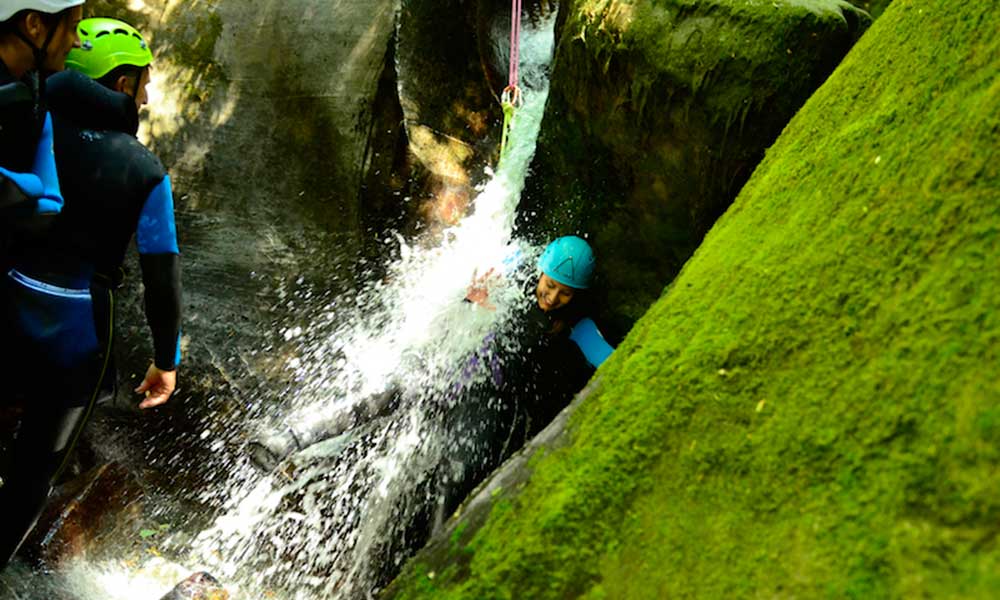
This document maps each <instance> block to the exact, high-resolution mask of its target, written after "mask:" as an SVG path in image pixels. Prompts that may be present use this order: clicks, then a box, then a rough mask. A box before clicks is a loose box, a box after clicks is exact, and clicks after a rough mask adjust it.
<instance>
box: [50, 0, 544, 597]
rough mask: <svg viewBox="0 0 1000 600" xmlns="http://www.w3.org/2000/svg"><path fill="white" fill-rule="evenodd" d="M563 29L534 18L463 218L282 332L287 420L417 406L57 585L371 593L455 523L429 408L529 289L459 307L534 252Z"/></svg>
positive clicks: (142, 592)
mask: <svg viewBox="0 0 1000 600" xmlns="http://www.w3.org/2000/svg"><path fill="white" fill-rule="evenodd" d="M554 21H555V15H554V14H552V15H550V16H549V17H548V18H545V19H540V20H538V21H536V22H534V23H527V22H526V23H525V29H524V30H523V33H522V46H521V65H520V70H521V73H522V76H523V86H522V87H523V88H524V90H525V94H524V104H523V106H522V107H521V108H520V109H519V110H518V112H517V113H516V116H515V118H514V120H513V122H512V129H511V134H510V142H509V143H510V148H509V150H508V152H507V153H506V154H505V156H504V159H503V161H501V163H500V164H499V165H497V167H496V169H495V171H490V172H488V173H487V175H488V177H487V178H486V182H485V183H484V184H483V185H481V186H480V187H479V188H478V189H477V190H476V191H477V195H476V197H475V199H474V202H473V205H472V209H471V210H470V214H468V215H467V216H466V217H465V218H463V219H462V220H461V221H460V222H459V223H457V224H456V225H455V226H453V227H451V228H449V229H447V230H445V231H444V232H443V234H442V236H441V239H440V242H439V243H438V244H436V245H434V246H433V247H425V246H421V245H416V244H410V243H408V242H407V241H406V240H404V239H403V238H402V237H400V236H393V237H391V238H389V239H387V240H385V242H386V243H387V244H396V245H398V256H399V258H398V259H397V260H395V261H394V262H393V263H392V264H390V265H388V266H387V268H386V269H385V273H386V275H385V277H383V278H381V279H380V280H379V281H375V282H372V283H370V284H369V285H367V286H365V287H364V288H363V289H362V290H361V291H360V292H359V293H358V294H356V295H354V296H352V297H351V298H349V299H338V300H335V301H334V302H333V303H331V304H330V305H329V306H328V307H327V308H326V310H325V311H323V312H322V313H320V314H318V315H316V317H315V318H314V319H313V325H312V326H311V327H310V328H306V329H302V328H289V329H287V330H285V331H284V332H283V333H284V335H285V337H286V339H288V340H298V341H299V342H300V347H301V352H300V353H299V354H298V355H297V356H295V357H294V358H292V359H290V360H289V364H288V367H289V369H291V370H292V371H293V372H294V374H295V381H296V389H295V391H294V394H293V396H294V397H293V398H292V400H291V402H290V404H291V407H290V410H289V414H287V415H286V416H285V418H286V419H288V420H295V421H296V422H300V423H308V421H309V420H310V419H315V418H318V417H319V416H321V415H323V414H326V413H328V412H330V411H338V410H344V409H347V408H349V407H351V406H352V405H354V404H355V403H357V402H360V401H362V400H363V399H364V398H366V397H368V396H370V395H371V394H374V393H377V392H380V391H382V390H384V389H386V388H387V387H390V386H394V387H397V388H401V389H402V390H403V391H404V394H405V395H406V397H407V398H408V400H409V401H408V402H406V403H404V404H403V405H402V406H401V407H400V408H399V409H398V410H396V411H395V412H393V413H392V414H391V415H389V416H386V417H383V418H380V419H378V420H376V421H374V422H372V423H369V424H366V425H363V426H361V427H359V428H358V430H357V431H354V432H351V433H349V434H345V435H343V436H340V437H338V438H335V439H333V440H330V441H328V442H324V443H321V444H317V445H315V446H313V447H311V448H309V449H308V450H306V451H304V452H301V453H299V454H298V455H296V456H294V457H293V459H292V460H291V462H290V465H291V467H290V468H286V469H279V471H278V472H276V473H273V474H266V475H265V474H261V473H259V472H257V471H255V470H254V469H253V467H252V466H251V465H250V464H249V463H248V461H246V460H242V461H240V462H239V464H238V465H237V466H234V468H233V473H232V474H231V478H230V482H231V483H230V485H227V486H220V487H219V488H217V489H214V490H209V491H206V493H205V496H206V499H207V500H210V501H211V503H213V504H215V505H221V506H222V507H223V508H222V511H221V515H220V516H218V517H217V518H216V519H215V521H214V523H213V524H212V525H211V526H210V527H209V528H207V529H205V530H204V531H200V532H197V531H196V532H183V531H179V532H176V533H174V534H172V535H171V536H169V537H168V538H167V539H165V540H164V544H163V546H164V548H167V549H170V551H169V552H164V554H166V555H169V556H171V558H172V560H167V559H165V558H159V557H154V558H150V559H148V560H146V561H144V562H143V564H141V565H126V564H122V562H121V561H112V562H79V563H74V564H72V565H70V566H69V567H67V568H66V569H65V572H60V573H58V574H57V578H58V579H60V580H61V583H60V585H61V586H62V587H63V589H68V590H70V591H71V594H73V596H74V597H78V598H82V599H90V598H94V599H97V598H100V599H101V600H117V599H122V600H124V599H129V600H136V599H137V598H138V599H145V598H149V600H157V599H158V598H159V595H161V594H163V593H165V592H166V591H167V590H169V589H170V587H172V585H173V584H174V583H176V582H177V581H179V580H180V579H182V578H183V577H184V576H186V575H187V574H189V573H190V572H192V571H194V570H207V571H209V572H211V573H213V574H214V575H215V576H217V577H218V578H219V579H221V580H223V581H225V582H227V586H228V587H229V589H230V590H231V591H232V593H233V597H234V598H240V599H243V598H277V599H288V600H291V599H296V600H297V599H307V598H308V599H314V598H320V597H321V598H356V597H365V596H369V595H371V593H372V588H373V586H375V585H377V584H376V583H375V582H376V580H377V579H378V575H379V574H380V573H382V572H383V571H385V570H386V569H388V570H390V571H392V572H395V570H398V568H399V567H400V566H401V561H402V560H403V559H405V558H406V556H407V554H408V552H409V551H412V550H413V548H412V547H410V546H411V545H412V541H411V538H412V536H414V535H419V532H415V530H414V526H415V524H419V523H426V522H429V521H433V520H434V519H437V520H440V519H442V518H445V517H447V515H443V514H434V512H435V511H438V512H440V502H436V499H435V498H434V494H435V491H434V489H435V488H434V479H433V475H432V474H433V473H434V472H435V469H436V468H439V467H440V465H441V464H442V459H443V458H444V457H445V456H446V454H447V453H449V452H452V451H453V449H452V448H450V447H448V445H447V444H448V442H447V440H442V439H441V438H440V435H439V429H438V427H437V424H436V423H435V422H434V418H433V416H432V415H433V411H432V410H430V408H429V407H430V406H431V405H432V404H433V403H434V402H440V397H441V396H442V394H444V393H446V392H447V390H448V388H449V386H450V385H451V382H452V381H453V380H454V377H455V372H456V368H457V366H459V365H461V364H462V362H463V361H464V360H465V359H466V358H467V357H468V356H469V355H470V354H471V353H472V352H474V351H475V350H476V348H477V347H478V346H479V345H480V344H481V343H482V340H483V339H484V336H486V335H487V334H488V333H489V332H491V331H496V330H497V328H499V327H502V326H503V324H504V323H505V322H507V321H508V320H509V319H510V318H511V316H512V314H513V308H512V307H513V305H514V304H515V300H516V298H517V296H518V295H519V294H520V287H521V286H520V285H517V284H515V285H510V282H508V285H506V286H499V287H497V288H496V291H495V293H494V294H493V295H491V301H492V302H494V303H495V304H496V305H497V310H496V311H488V310H484V309H481V308H479V307H476V306H474V305H471V304H468V303H463V302H462V301H461V300H462V299H463V298H464V296H465V293H466V290H467V287H468V285H469V283H470V282H471V281H472V279H473V277H474V275H476V274H478V275H482V274H484V273H486V272H488V271H489V270H490V269H493V270H494V271H493V272H494V273H495V274H499V275H500V276H501V277H506V278H508V279H512V278H514V277H515V275H514V273H513V271H512V270H511V269H510V268H509V265H510V264H511V262H512V261H518V260H520V261H524V260H534V257H536V256H537V255H538V252H539V249H538V248H536V247H533V246H532V245H530V244H528V243H527V242H525V241H523V240H520V239H518V238H517V236H516V235H515V233H516V232H515V231H514V219H515V216H516V209H517V204H518V201H519V199H520V195H521V191H522V189H523V187H524V182H525V179H526V177H527V174H528V168H529V164H530V162H531V159H532V156H533V154H534V151H535V143H536V139H537V137H538V132H539V128H540V125H541V120H542V114H543V111H544V108H545V102H546V98H547V95H548V69H549V63H550V61H551V58H552V52H553V47H554V32H553V29H554ZM504 35H506V32H504ZM497 110H499V107H498V108H497ZM250 433H251V435H253V434H254V433H255V432H250ZM178 557H180V558H178ZM173 561H176V562H173Z"/></svg>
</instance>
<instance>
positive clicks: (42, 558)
mask: <svg viewBox="0 0 1000 600" xmlns="http://www.w3.org/2000/svg"><path fill="white" fill-rule="evenodd" d="M142 496H143V494H142V490H141V489H140V488H139V487H138V485H137V483H136V481H135V479H134V478H133V477H132V476H131V475H130V474H129V473H128V471H127V470H126V469H125V468H124V467H123V466H122V465H120V464H114V463H106V464H102V465H100V466H98V467H95V468H94V469H92V470H91V471H89V472H87V473H85V474H83V475H81V476H80V477H77V478H76V479H74V480H73V481H72V482H69V483H67V484H65V485H63V486H60V487H58V488H56V490H55V492H54V493H53V494H52V496H50V498H49V502H48V504H47V505H46V508H45V510H44V511H43V512H42V515H41V516H40V517H39V520H38V523H37V524H36V525H35V528H34V529H33V530H32V532H31V534H30V536H29V537H28V539H27V540H25V544H24V546H23V552H22V555H23V556H25V557H27V558H29V559H30V560H31V561H32V562H35V563H39V564H44V565H46V566H48V567H54V566H56V565H58V564H60V563H63V562H65V561H68V560H70V559H73V558H80V557H84V556H86V555H87V553H88V551H89V550H93V549H94V548H96V547H98V546H100V545H101V544H107V543H114V542H115V541H118V542H119V543H120V540H121V539H128V535H127V534H123V532H122V530H128V524H129V523H131V522H132V520H131V519H129V518H128V517H127V515H128V514H130V513H131V514H132V516H133V517H134V516H135V515H136V513H138V511H139V505H138V504H137V503H138V502H139V501H140V500H141V499H142Z"/></svg>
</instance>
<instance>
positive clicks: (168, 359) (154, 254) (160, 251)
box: [136, 177, 181, 371]
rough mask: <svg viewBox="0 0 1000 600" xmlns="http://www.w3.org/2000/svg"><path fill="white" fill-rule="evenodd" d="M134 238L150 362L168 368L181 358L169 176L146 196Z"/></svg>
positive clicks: (177, 261) (178, 272) (177, 258)
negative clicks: (149, 334)
mask: <svg viewBox="0 0 1000 600" xmlns="http://www.w3.org/2000/svg"><path fill="white" fill-rule="evenodd" d="M136 242H137V244H138V246H139V266H140V267H142V282H143V286H144V287H145V290H146V291H145V305H146V320H147V321H148V323H149V328H150V330H151V331H152V334H153V350H154V357H153V362H154V364H155V365H156V366H157V367H158V368H160V369H163V370H165V371H171V370H173V369H175V368H177V364H178V363H179V362H180V359H181V350H180V332H181V329H180V323H181V269H180V252H179V250H178V247H177V227H176V225H175V223H174V201H173V195H172V193H171V190H170V178H169V177H164V178H163V180H162V181H161V182H160V183H159V184H158V185H157V186H156V187H155V188H153V191H152V192H150V194H149V197H148V198H147V199H146V203H145V204H144V205H143V208H142V213H141V214H140V216H139V224H138V226H137V228H136Z"/></svg>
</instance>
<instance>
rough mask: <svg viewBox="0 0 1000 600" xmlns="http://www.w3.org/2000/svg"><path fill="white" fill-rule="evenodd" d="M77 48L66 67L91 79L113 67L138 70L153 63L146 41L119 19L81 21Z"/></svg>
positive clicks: (104, 73) (67, 59)
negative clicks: (127, 66) (125, 66)
mask: <svg viewBox="0 0 1000 600" xmlns="http://www.w3.org/2000/svg"><path fill="white" fill-rule="evenodd" d="M77 31H78V32H79V33H80V46H81V47H80V48H73V50H71V51H70V53H69V56H67V57H66V67H67V68H69V69H73V70H74V71H80V72H81V73H83V74H84V75H86V76H87V77H90V78H91V79H100V78H101V77H104V76H105V75H107V74H108V73H110V72H111V71H112V70H113V69H115V68H116V67H120V66H122V65H130V66H133V67H139V68H140V69H141V68H143V67H146V66H149V63H151V62H153V53H152V52H150V51H149V46H148V45H146V40H144V39H142V34H140V33H139V32H138V31H137V30H136V28H135V27H132V26H131V25H129V24H128V23H126V22H124V21H119V20H118V19H109V18H106V17H97V18H93V19H84V20H82V21H80V26H79V27H78V28H77Z"/></svg>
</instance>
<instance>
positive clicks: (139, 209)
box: [0, 19, 181, 563]
mask: <svg viewBox="0 0 1000 600" xmlns="http://www.w3.org/2000/svg"><path fill="white" fill-rule="evenodd" d="M79 36H80V39H81V41H82V43H81V46H80V47H79V48H77V49H74V50H73V51H72V52H70V54H69V56H68V57H67V58H66V64H67V66H68V68H69V69H68V70H67V71H66V72H64V73H60V74H58V75H54V76H52V77H50V78H49V81H48V85H47V90H46V101H47V102H48V105H49V107H50V109H51V111H52V114H53V122H54V147H55V156H56V165H57V169H58V175H59V180H60V182H61V184H62V190H63V195H64V198H65V205H64V206H63V210H62V212H61V213H60V215H59V216H58V218H57V219H56V220H55V222H54V224H53V226H52V227H51V228H50V230H48V231H47V232H46V233H45V234H44V235H43V236H40V237H39V238H38V239H37V240H35V241H34V243H29V244H25V245H24V246H23V247H21V248H19V252H18V254H17V256H16V260H15V262H14V268H12V269H11V270H10V271H9V272H8V273H6V274H5V276H4V277H3V280H2V282H0V288H2V298H3V306H2V307H0V309H2V310H0V336H2V339H4V340H5V341H8V343H10V344H12V345H13V347H15V348H17V349H18V352H17V353H16V356H14V357H13V358H12V359H10V360H8V361H5V362H4V363H3V364H2V366H0V368H2V369H3V372H4V375H5V377H4V381H5V382H6V383H8V384H9V385H10V387H11V393H12V394H13V395H14V396H15V397H17V398H19V399H20V402H21V405H22V406H24V407H25V409H24V414H23V417H22V418H21V424H20V430H19V432H18V436H17V439H16V441H15V442H14V443H13V445H12V446H11V447H10V448H9V452H7V455H6V456H5V457H4V458H6V459H7V460H6V462H7V467H8V468H7V469H6V470H5V471H4V472H3V479H4V485H3V486H2V487H0V511H2V512H3V514H4V518H3V519H0V561H3V562H4V563H5V562H6V561H7V560H9V558H10V556H11V555H13V553H14V552H16V550H17V548H18V546H19V544H20V542H21V540H22V539H23V537H24V535H25V534H26V533H27V531H29V530H30V528H31V526H32V523H33V522H34V520H35V519H36V518H37V515H38V513H39V512H40V510H41V507H42V505H43V504H44V501H45V498H46V496H47V494H48V491H49V489H50V487H51V484H52V482H53V481H54V479H55V478H57V477H58V474H59V472H60V471H61V470H62V468H63V467H64V465H65V463H66V460H67V457H68V454H69V452H70V451H71V449H72V447H73V445H74V443H75V442H76V440H77V438H78V437H79V435H80V431H81V430H82V428H83V426H84V425H85V423H86V421H87V419H88V417H89V415H90V413H91V411H92V410H93V407H94V405H95V403H96V402H97V401H98V399H99V398H101V397H102V396H104V395H107V394H110V393H113V388H114V384H115V381H116V374H115V369H114V365H113V364H112V360H111V357H112V349H111V344H112V339H113V337H114V336H113V327H114V323H115V312H114V306H115V301H114V297H115V290H116V289H117V288H118V287H119V285H120V284H121V282H122V273H123V271H122V268H121V266H122V262H123V260H124V258H125V253H126V250H127V248H128V246H129V244H130V242H131V240H132V238H133V237H135V239H136V245H137V247H138V250H139V263H140V266H141V267H142V280H143V284H144V287H145V311H146V317H147V321H148V323H149V327H150V331H151V334H152V340H153V350H154V356H153V360H152V362H151V364H150V366H149V368H148V370H147V372H146V375H145V377H144V379H143V381H142V383H141V384H140V385H139V387H138V388H136V390H135V391H136V392H138V393H140V394H143V399H142V401H141V402H140V404H139V407H140V408H142V409H147V408H152V407H155V406H159V405H161V404H163V403H164V402H166V401H167V400H168V399H169V398H170V396H171V394H172V393H173V391H174V388H175V385H176V373H177V365H178V363H179V361H180V314H181V285H180V260H179V250H178V245H177V232H176V227H175V223H174V211H173V194H172V191H171V187H170V177H169V176H168V175H167V172H166V170H165V169H164V168H163V165H162V164H161V163H160V161H159V159H157V157H156V156H155V155H154V154H153V153H152V152H150V151H149V150H148V149H147V148H146V147H144V146H143V145H142V144H141V143H140V142H139V141H138V140H137V139H136V137H135V135H136V131H137V129H138V122H139V121H138V111H139V108H140V107H141V106H142V105H143V104H145V102H146V93H145V85H146V83H147V82H148V79H149V65H150V63H151V62H152V59H153V56H152V53H151V52H150V50H149V47H148V46H147V44H146V42H145V41H144V39H143V37H142V35H141V34H140V33H139V32H138V31H136V30H135V29H134V28H133V27H131V26H130V25H128V24H127V23H124V22H122V21H118V20H115V19H85V20H83V21H81V22H80V25H79ZM55 374H58V375H57V376H54V375H55Z"/></svg>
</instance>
